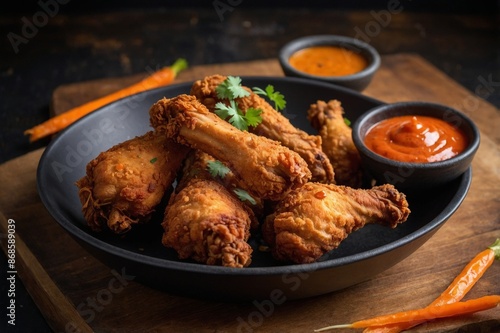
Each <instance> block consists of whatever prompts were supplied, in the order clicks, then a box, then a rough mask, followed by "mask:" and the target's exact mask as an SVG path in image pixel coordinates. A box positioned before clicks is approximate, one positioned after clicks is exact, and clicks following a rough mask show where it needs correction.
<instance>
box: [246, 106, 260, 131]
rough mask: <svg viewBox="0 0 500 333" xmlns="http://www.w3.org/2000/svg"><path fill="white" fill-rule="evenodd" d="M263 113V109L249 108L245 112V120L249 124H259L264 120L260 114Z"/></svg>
mask: <svg viewBox="0 0 500 333" xmlns="http://www.w3.org/2000/svg"><path fill="white" fill-rule="evenodd" d="M261 113H262V110H261V109H254V108H248V109H247V112H246V113H245V120H246V123H247V124H248V126H253V127H255V126H257V125H258V124H260V123H261V122H262V117H261V116H260V115H261Z"/></svg>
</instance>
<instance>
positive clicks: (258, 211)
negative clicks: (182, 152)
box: [176, 149, 264, 228]
mask: <svg viewBox="0 0 500 333" xmlns="http://www.w3.org/2000/svg"><path fill="white" fill-rule="evenodd" d="M212 163H215V164H218V163H221V162H220V161H218V160H216V159H215V158H213V157H212V156H210V155H208V154H207V153H204V152H202V151H201V150H197V149H193V150H192V151H191V152H190V153H189V154H188V157H187V158H186V160H185V161H184V167H183V168H182V177H181V178H180V179H179V182H178V185H177V187H176V189H181V188H183V187H184V186H185V183H187V182H189V181H190V180H191V179H192V178H201V179H209V180H213V181H216V182H218V183H219V184H221V185H222V186H224V187H225V188H226V189H227V190H228V191H229V192H231V193H232V194H234V195H235V196H238V193H239V194H240V200H241V201H242V203H243V204H244V205H246V206H247V207H248V208H249V209H251V210H252V212H253V214H252V216H251V219H252V227H253V228H257V227H258V224H259V222H258V220H257V219H258V218H259V217H262V215H263V210H264V202H263V200H262V199H261V198H259V197H255V196H251V195H250V194H249V193H248V192H246V191H244V190H243V187H244V186H245V185H244V184H241V180H240V179H238V178H237V177H236V176H235V175H234V173H233V172H232V171H231V170H230V169H229V168H228V167H226V166H225V165H223V164H222V166H223V167H222V168H221V167H220V166H219V168H220V171H224V174H221V173H222V172H220V173H218V174H217V175H214V174H213V171H212V172H211V171H210V167H209V165H210V164H212Z"/></svg>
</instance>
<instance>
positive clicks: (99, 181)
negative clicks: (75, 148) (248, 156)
mask: <svg viewBox="0 0 500 333" xmlns="http://www.w3.org/2000/svg"><path fill="white" fill-rule="evenodd" d="M188 150H189V149H188V148H186V147H184V146H182V145H179V144H177V143H175V142H173V141H171V140H169V139H167V138H166V137H165V136H164V135H162V134H157V133H154V132H152V131H151V132H148V133H146V134H145V135H142V136H138V137H136V138H133V139H131V140H128V141H125V142H123V143H120V144H118V145H116V146H114V147H112V148H111V149H109V150H108V151H105V152H102V153H101V154H99V156H97V157H96V158H95V159H93V160H92V161H90V162H89V163H88V164H87V167H86V175H85V176H84V177H83V178H81V179H80V180H78V181H77V182H76V185H77V186H78V188H79V197H80V201H81V203H82V211H83V214H84V216H85V220H86V221H87V223H88V225H89V226H90V227H91V228H92V229H93V230H95V231H101V230H102V229H103V227H106V226H107V227H108V228H109V229H110V230H111V231H113V232H115V233H117V234H121V233H124V232H127V231H129V230H130V229H131V228H132V225H133V224H135V223H141V222H146V221H147V220H148V219H149V218H150V216H151V214H152V213H153V211H154V209H155V207H156V206H157V205H158V204H159V203H160V202H161V200H162V198H163V196H164V194H165V191H166V190H167V189H168V188H169V187H170V186H171V185H172V182H173V181H174V179H175V177H176V174H177V171H178V169H180V167H181V165H182V160H183V159H184V157H185V156H186V154H187V152H188Z"/></svg>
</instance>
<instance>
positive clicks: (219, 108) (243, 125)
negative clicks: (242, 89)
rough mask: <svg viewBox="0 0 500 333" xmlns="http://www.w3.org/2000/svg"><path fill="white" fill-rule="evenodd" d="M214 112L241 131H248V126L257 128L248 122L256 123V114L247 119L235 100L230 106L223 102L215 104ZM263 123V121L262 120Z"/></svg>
mask: <svg viewBox="0 0 500 333" xmlns="http://www.w3.org/2000/svg"><path fill="white" fill-rule="evenodd" d="M214 112H215V113H216V114H217V115H218V116H219V117H220V118H222V119H224V120H227V121H228V122H229V123H230V124H231V125H233V126H234V127H236V128H237V129H239V130H242V131H246V130H248V126H249V125H250V126H255V125H251V124H249V123H248V122H247V121H248V119H250V121H251V122H252V124H253V123H255V122H256V121H257V120H256V119H255V117H256V116H255V115H254V112H252V113H251V115H250V117H249V118H248V119H247V117H246V116H245V115H243V113H242V112H241V111H240V109H239V108H238V105H237V104H236V102H235V101H234V100H230V101H229V105H226V104H224V103H222V102H219V103H217V104H215V110H214ZM260 121H262V119H261V120H260Z"/></svg>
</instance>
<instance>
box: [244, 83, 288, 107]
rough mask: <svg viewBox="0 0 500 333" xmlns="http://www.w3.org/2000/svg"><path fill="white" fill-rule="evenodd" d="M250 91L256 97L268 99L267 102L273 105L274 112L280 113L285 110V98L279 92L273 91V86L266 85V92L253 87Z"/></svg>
mask: <svg viewBox="0 0 500 333" xmlns="http://www.w3.org/2000/svg"><path fill="white" fill-rule="evenodd" d="M252 90H253V92H254V93H256V94H257V95H262V96H266V97H267V98H269V100H270V101H271V102H273V103H274V108H275V109H276V110H278V111H281V110H283V109H284V108H285V106H286V100H285V96H283V94H281V93H280V92H279V91H274V86H272V85H270V84H268V85H267V87H266V90H263V89H262V88H259V87H253V88H252Z"/></svg>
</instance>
